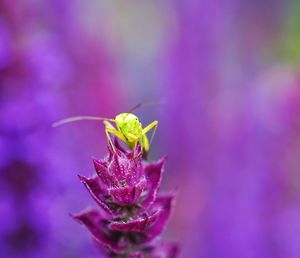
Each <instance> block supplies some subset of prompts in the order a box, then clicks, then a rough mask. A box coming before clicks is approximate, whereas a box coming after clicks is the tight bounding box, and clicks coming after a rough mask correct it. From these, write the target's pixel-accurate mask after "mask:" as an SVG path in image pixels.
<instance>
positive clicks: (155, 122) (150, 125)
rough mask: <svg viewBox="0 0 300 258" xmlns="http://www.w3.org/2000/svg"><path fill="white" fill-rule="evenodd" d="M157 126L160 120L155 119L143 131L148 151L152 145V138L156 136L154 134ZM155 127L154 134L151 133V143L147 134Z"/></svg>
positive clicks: (145, 146) (144, 142)
mask: <svg viewBox="0 0 300 258" xmlns="http://www.w3.org/2000/svg"><path fill="white" fill-rule="evenodd" d="M157 126H158V121H153V122H152V123H150V124H149V125H147V126H146V127H145V128H144V129H143V131H142V137H143V145H144V146H143V147H144V149H145V150H146V151H148V150H149V148H150V145H151V143H152V140H153V138H154V135H155V132H156V129H157ZM152 128H154V130H153V132H152V135H151V138H150V144H149V142H148V138H147V136H146V134H147V133H148V132H149V131H150V130H151V129H152Z"/></svg>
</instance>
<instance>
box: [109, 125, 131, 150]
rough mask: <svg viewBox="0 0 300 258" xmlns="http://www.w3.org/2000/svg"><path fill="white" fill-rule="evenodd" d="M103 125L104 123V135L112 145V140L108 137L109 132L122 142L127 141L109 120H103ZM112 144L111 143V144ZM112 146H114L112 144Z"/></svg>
mask: <svg viewBox="0 0 300 258" xmlns="http://www.w3.org/2000/svg"><path fill="white" fill-rule="evenodd" d="M103 123H104V125H105V133H106V136H107V138H108V140H109V143H110V144H111V145H112V141H111V138H110V135H109V133H111V134H113V135H115V136H116V137H118V138H119V139H120V140H122V141H123V142H126V143H127V139H126V138H125V137H124V135H123V133H122V132H120V131H118V130H117V129H116V128H115V127H114V126H113V125H112V124H111V123H110V122H108V121H103ZM112 146H113V145H112ZM113 148H114V146H113Z"/></svg>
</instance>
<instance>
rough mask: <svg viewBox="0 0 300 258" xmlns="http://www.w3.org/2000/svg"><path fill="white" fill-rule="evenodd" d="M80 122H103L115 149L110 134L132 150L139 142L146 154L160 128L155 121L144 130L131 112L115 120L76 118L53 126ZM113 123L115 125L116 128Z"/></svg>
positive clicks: (87, 117)
mask: <svg viewBox="0 0 300 258" xmlns="http://www.w3.org/2000/svg"><path fill="white" fill-rule="evenodd" d="M135 108H136V107H135ZM80 120H101V121H103V123H104V126H105V133H106V136H107V139H108V141H109V143H110V145H111V146H112V148H113V149H114V145H113V144H112V140H111V137H110V134H112V135H114V136H116V137H117V138H119V139H120V140H122V141H123V142H125V143H126V144H127V145H128V146H129V147H130V148H135V146H136V144H137V143H138V142H139V143H140V144H141V146H142V148H143V151H145V152H148V151H149V148H150V144H151V142H152V139H153V137H154V135H155V132H156V129H157V126H158V121H153V122H152V123H150V124H149V125H147V126H146V127H144V128H143V126H142V123H141V122H140V121H139V119H138V117H137V116H136V115H134V114H132V113H131V112H128V113H121V114H118V115H117V116H116V117H115V119H111V118H103V117H95V116H75V117H70V118H66V119H63V120H60V121H57V122H55V123H54V124H53V126H54V127H56V126H60V125H62V124H66V123H70V122H75V121H80ZM112 123H114V124H115V126H114V125H113V124H112ZM151 129H153V132H152V136H151V139H150V143H149V140H148V137H147V133H148V132H149V131H150V130H151Z"/></svg>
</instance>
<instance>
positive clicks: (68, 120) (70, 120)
mask: <svg viewBox="0 0 300 258" xmlns="http://www.w3.org/2000/svg"><path fill="white" fill-rule="evenodd" d="M81 120H97V121H112V122H114V121H115V120H114V119H110V118H104V117H98V116H72V117H68V118H64V119H62V120H59V121H56V122H54V123H53V124H52V126H53V127H58V126H61V125H64V124H68V123H73V122H76V121H81Z"/></svg>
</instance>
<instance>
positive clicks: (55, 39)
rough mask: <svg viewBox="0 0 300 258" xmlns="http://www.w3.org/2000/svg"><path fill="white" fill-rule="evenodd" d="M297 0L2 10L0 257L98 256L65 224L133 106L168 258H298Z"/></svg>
mask: <svg viewBox="0 0 300 258" xmlns="http://www.w3.org/2000/svg"><path fill="white" fill-rule="evenodd" d="M299 13H300V1H299V0H264V1H260V0H253V1H249V0H228V1H220V0H175V1H170V0H160V1H158V0H152V1H144V0H127V1H123V0H109V1H103V0H87V1H81V0H73V1H68V0H25V1H24V0H14V1H11V0H0V256H1V257H3V258H6V257H9V258H19V257H22V258H23V257H24V258H40V257H43V258H47V257H49V258H50V257H51V258H53V257H58V258H67V257H70V258H71V257H72V258H79V257H80V258H82V257H88V258H92V257H93V258H94V257H95V258H96V257H102V255H101V254H100V253H99V250H98V249H97V247H96V245H95V244H94V243H93V241H91V238H90V236H89V235H88V233H87V232H86V231H85V229H83V228H82V227H80V226H79V225H78V224H77V223H75V222H74V221H72V220H71V219H70V217H69V215H68V214H69V213H70V212H72V213H76V212H78V211H80V210H81V209H83V208H85V207H87V206H92V205H95V203H94V202H93V201H92V199H91V198H90V196H89V194H88V193H87V192H86V190H85V189H84V187H83V186H82V185H81V184H80V182H79V180H78V179H77V176H76V175H77V174H78V173H81V174H83V175H90V174H92V173H93V168H92V163H91V160H90V157H91V156H94V157H97V158H101V157H103V156H104V155H105V153H106V139H105V135H104V132H103V126H102V124H101V123H98V122H89V121H87V122H78V123H73V124H69V125H66V126H63V127H59V128H55V129H54V128H52V127H51V124H52V122H54V121H56V120H58V119H61V118H64V117H68V116H73V115H97V116H106V117H114V116H115V115H116V114H118V113H120V112H124V111H127V110H128V109H130V108H131V107H132V106H134V105H136V104H138V103H142V102H145V101H157V102H158V103H157V104H153V105H151V106H145V107H143V108H141V109H139V110H138V111H137V112H136V113H137V114H138V115H139V116H140V117H141V120H142V122H143V124H146V123H149V122H151V121H153V120H154V119H157V120H159V129H158V131H157V133H156V136H155V140H154V142H153V145H152V151H151V154H150V159H151V160H155V159H158V158H159V157H160V156H161V155H163V154H164V153H167V154H168V156H169V159H168V164H167V167H166V171H165V172H166V173H165V177H164V184H163V187H162V188H163V189H162V190H166V191H167V190H171V189H174V188H176V187H177V188H178V198H177V205H176V208H175V210H174V214H173V217H172V220H171V221H170V223H169V225H168V228H167V230H166V232H165V234H164V239H165V240H169V241H177V242H179V243H180V245H181V253H180V258H299V257H300V159H299V155H300V134H299V133H300V74H299V61H300V16H299Z"/></svg>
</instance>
